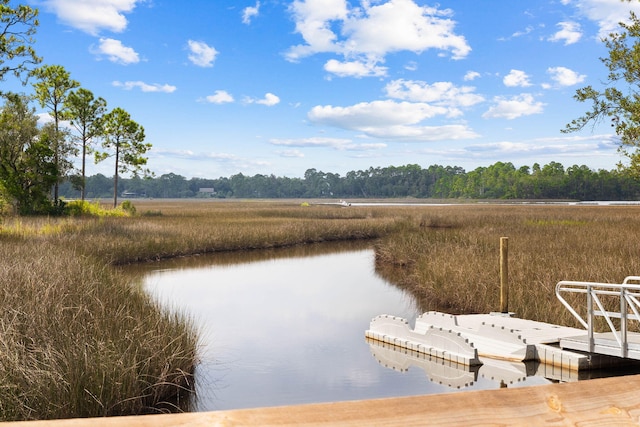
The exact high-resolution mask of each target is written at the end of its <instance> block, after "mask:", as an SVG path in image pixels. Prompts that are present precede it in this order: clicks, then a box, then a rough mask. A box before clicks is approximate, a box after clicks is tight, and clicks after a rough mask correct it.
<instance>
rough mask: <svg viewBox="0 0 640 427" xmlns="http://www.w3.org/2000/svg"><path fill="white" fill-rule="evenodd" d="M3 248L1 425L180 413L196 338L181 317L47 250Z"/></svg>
mask: <svg viewBox="0 0 640 427" xmlns="http://www.w3.org/2000/svg"><path fill="white" fill-rule="evenodd" d="M5 243H6V242H4V241H3V244H2V245H0V257H1V259H2V262H0V277H2V286H0V310H2V313H3V315H2V319H1V321H0V378H2V382H1V384H0V414H1V415H2V417H1V419H2V420H29V419H50V418H64V417H88V416H106V415H121V414H143V413H153V412H161V411H169V410H176V406H182V409H186V408H188V404H189V397H190V395H191V390H192V381H193V371H194V367H195V365H194V364H195V363H196V354H195V352H196V348H197V339H198V338H197V333H196V330H195V328H194V326H193V325H192V324H191V323H190V321H189V320H188V319H187V318H186V317H185V316H181V315H179V314H176V313H168V312H164V311H162V310H160V309H159V308H158V307H157V306H156V305H155V303H153V301H151V299H150V297H148V296H147V295H145V294H143V293H141V292H139V291H136V290H135V289H133V288H132V287H130V286H127V284H126V282H124V281H123V278H122V277H120V276H118V275H117V274H116V273H115V272H114V271H113V270H112V269H111V268H109V267H108V266H106V265H104V264H102V265H101V264H99V263H96V262H92V261H90V260H89V259H87V257H86V256H84V255H82V254H79V253H77V252H75V251H73V250H69V249H67V248H65V247H64V246H62V245H59V244H56V243H55V242H51V241H47V240H38V241H33V240H29V239H26V240H24V241H19V242H12V243H10V244H5Z"/></svg>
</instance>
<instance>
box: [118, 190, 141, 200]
mask: <svg viewBox="0 0 640 427" xmlns="http://www.w3.org/2000/svg"><path fill="white" fill-rule="evenodd" d="M120 197H129V198H131V199H135V198H137V197H147V194H146V193H136V192H135V191H123V192H122V194H121V195H120Z"/></svg>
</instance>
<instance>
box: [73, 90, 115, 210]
mask: <svg viewBox="0 0 640 427" xmlns="http://www.w3.org/2000/svg"><path fill="white" fill-rule="evenodd" d="M64 107H65V111H63V114H62V118H64V119H67V120H69V121H70V122H71V125H72V126H73V127H74V128H75V129H76V131H77V132H78V135H77V140H78V142H79V144H80V146H81V147H82V148H81V150H82V153H81V158H82V169H81V180H80V194H81V199H82V200H84V196H85V187H86V182H85V181H86V157H87V154H89V153H91V150H92V147H91V143H92V142H93V139H94V138H96V137H97V136H99V135H100V132H101V126H102V116H103V115H104V114H105V112H106V111H107V101H105V100H104V99H103V98H95V97H94V96H93V93H92V92H91V91H90V90H88V89H83V88H80V89H78V90H75V91H72V92H69V94H68V95H67V97H66V99H65V101H64Z"/></svg>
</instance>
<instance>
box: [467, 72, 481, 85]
mask: <svg viewBox="0 0 640 427" xmlns="http://www.w3.org/2000/svg"><path fill="white" fill-rule="evenodd" d="M478 77H480V73H479V72H477V71H467V74H465V75H464V77H463V80H464V81H465V82H470V81H472V80H475V79H477V78H478Z"/></svg>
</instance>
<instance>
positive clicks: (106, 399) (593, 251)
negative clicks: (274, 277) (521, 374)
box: [0, 200, 640, 420]
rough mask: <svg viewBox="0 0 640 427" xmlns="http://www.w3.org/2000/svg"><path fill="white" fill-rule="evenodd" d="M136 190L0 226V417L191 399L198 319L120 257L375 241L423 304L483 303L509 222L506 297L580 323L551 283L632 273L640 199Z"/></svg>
mask: <svg viewBox="0 0 640 427" xmlns="http://www.w3.org/2000/svg"><path fill="white" fill-rule="evenodd" d="M135 204H136V206H135V207H136V210H137V212H140V213H139V214H137V215H130V216H127V217H110V216H90V215H89V216H86V215H85V216H78V217H74V218H71V219H69V218H66V219H64V218H22V219H5V220H4V222H2V223H1V224H0V310H2V317H1V318H0V419H2V420H23V419H48V418H61V417H87V416H103V415H124V414H139V413H149V412H158V411H174V410H182V409H188V403H189V401H190V400H189V398H190V397H191V393H192V391H193V385H194V384H193V372H194V367H195V364H196V363H197V357H198V356H197V354H198V331H197V330H195V328H194V326H193V323H192V322H190V320H189V319H188V317H187V316H185V315H183V314H180V313H176V312H169V311H167V310H164V309H161V308H160V307H159V306H158V305H157V304H156V303H155V302H154V301H153V300H151V299H150V297H149V296H147V295H146V294H144V293H142V292H141V291H140V290H139V289H137V288H136V287H135V286H133V285H132V283H130V282H127V280H129V279H125V278H124V277H122V276H120V275H119V274H118V273H117V271H116V269H114V268H113V266H114V265H119V264H127V263H134V262H140V261H150V260H155V259H161V258H171V257H177V256H182V255H193V254H202V253H224V252H229V251H246V250H253V249H270V248H277V247H295V246H300V247H304V245H306V244H308V243H318V242H330V241H344V240H354V241H355V240H361V239H376V240H375V241H376V245H375V249H376V268H377V271H378V273H380V274H382V275H384V276H385V277H387V278H390V279H391V280H392V282H394V283H396V284H397V285H398V286H400V287H402V288H404V289H407V290H408V291H410V292H411V293H412V294H414V295H415V296H416V297H417V299H418V302H419V304H420V307H421V309H423V310H425V311H426V310H430V309H437V310H442V311H448V312H452V313H483V312H489V311H495V310H498V308H499V306H498V305H499V241H500V237H503V236H505V237H509V279H510V298H509V308H510V310H511V311H513V312H515V313H516V314H517V315H518V316H519V317H523V318H529V319H535V320H540V321H546V322H551V323H558V324H563V325H573V326H577V325H576V324H575V322H574V321H573V319H572V318H571V317H570V315H569V314H568V313H567V312H566V311H565V310H564V308H562V307H561V305H560V304H559V303H558V302H557V300H556V298H555V295H554V287H555V284H556V283H557V282H558V281H560V280H580V281H598V282H610V283H615V282H620V281H622V280H623V278H624V277H626V276H628V275H638V274H640V245H638V243H637V240H638V239H637V237H638V236H639V235H640V234H639V233H640V218H639V216H638V214H639V213H640V208H638V207H623V206H615V207H614V206H611V207H602V206H557V205H544V206H542V205H457V206H405V207H391V206H384V207H382V206H380V207H375V206H367V207H356V206H352V207H350V208H347V209H344V208H339V207H336V206H323V205H314V204H313V203H310V204H308V205H305V204H300V202H299V201H277V202H267V201H250V202H240V201H235V202H222V201H167V200H158V201H156V200H154V201H148V200H145V201H139V202H138V201H136V203H135ZM145 212H150V213H151V214H145ZM213 351H215V349H213Z"/></svg>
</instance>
